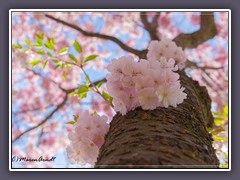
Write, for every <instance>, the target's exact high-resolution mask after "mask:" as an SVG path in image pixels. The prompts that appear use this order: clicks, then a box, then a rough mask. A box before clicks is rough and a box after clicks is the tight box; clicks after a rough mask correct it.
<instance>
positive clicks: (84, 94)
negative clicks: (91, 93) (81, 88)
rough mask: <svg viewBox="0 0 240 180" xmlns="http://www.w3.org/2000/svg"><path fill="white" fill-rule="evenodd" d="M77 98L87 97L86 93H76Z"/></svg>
mask: <svg viewBox="0 0 240 180" xmlns="http://www.w3.org/2000/svg"><path fill="white" fill-rule="evenodd" d="M78 97H79V98H81V99H84V98H86V97H87V93H82V94H79V95H78Z"/></svg>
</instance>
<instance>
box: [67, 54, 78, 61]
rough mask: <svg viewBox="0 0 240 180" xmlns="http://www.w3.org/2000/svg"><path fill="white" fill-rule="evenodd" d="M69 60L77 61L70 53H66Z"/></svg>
mask: <svg viewBox="0 0 240 180" xmlns="http://www.w3.org/2000/svg"><path fill="white" fill-rule="evenodd" d="M68 56H69V57H70V59H71V60H73V61H74V62H75V63H78V60H77V59H76V58H75V57H74V55H72V54H68Z"/></svg>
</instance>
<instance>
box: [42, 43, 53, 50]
mask: <svg viewBox="0 0 240 180" xmlns="http://www.w3.org/2000/svg"><path fill="white" fill-rule="evenodd" d="M44 46H45V47H46V48H48V49H50V50H53V49H54V46H53V45H52V44H51V43H50V42H45V43H44Z"/></svg>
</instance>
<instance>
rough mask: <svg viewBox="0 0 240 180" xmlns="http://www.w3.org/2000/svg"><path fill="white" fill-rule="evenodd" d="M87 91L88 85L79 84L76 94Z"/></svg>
mask: <svg viewBox="0 0 240 180" xmlns="http://www.w3.org/2000/svg"><path fill="white" fill-rule="evenodd" d="M88 91H89V87H88V86H86V85H85V86H81V87H80V88H79V89H78V90H77V91H76V94H82V93H87V92H88Z"/></svg>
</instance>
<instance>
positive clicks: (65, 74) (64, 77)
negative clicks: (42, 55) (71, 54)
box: [62, 71, 67, 81]
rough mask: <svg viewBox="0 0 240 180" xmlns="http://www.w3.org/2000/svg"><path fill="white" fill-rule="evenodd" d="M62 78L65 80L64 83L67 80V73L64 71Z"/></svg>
mask: <svg viewBox="0 0 240 180" xmlns="http://www.w3.org/2000/svg"><path fill="white" fill-rule="evenodd" d="M62 77H63V80H64V81H65V80H66V79H67V73H66V71H63V74H62Z"/></svg>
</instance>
